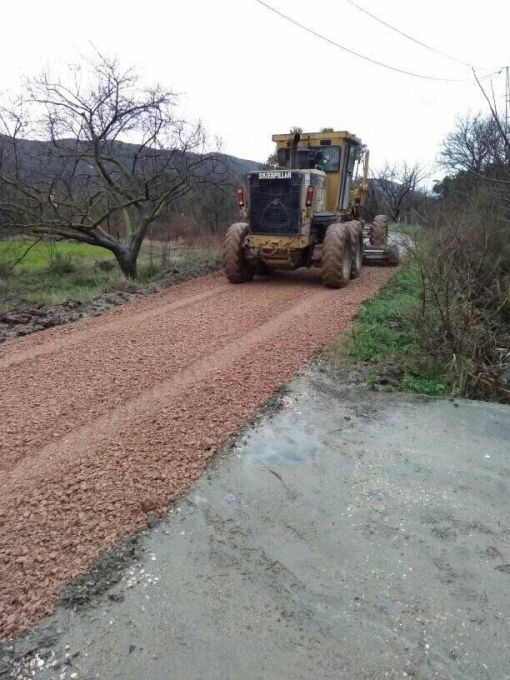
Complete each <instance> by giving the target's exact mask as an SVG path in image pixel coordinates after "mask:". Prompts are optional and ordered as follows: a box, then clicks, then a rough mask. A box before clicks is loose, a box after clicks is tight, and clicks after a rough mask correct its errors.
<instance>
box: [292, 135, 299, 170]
mask: <svg viewBox="0 0 510 680" xmlns="http://www.w3.org/2000/svg"><path fill="white" fill-rule="evenodd" d="M300 139H301V133H300V132H296V134H295V135H294V137H293V138H292V141H291V142H290V154H289V169H290V170H294V169H295V167H296V149H297V145H298V144H299V140H300Z"/></svg>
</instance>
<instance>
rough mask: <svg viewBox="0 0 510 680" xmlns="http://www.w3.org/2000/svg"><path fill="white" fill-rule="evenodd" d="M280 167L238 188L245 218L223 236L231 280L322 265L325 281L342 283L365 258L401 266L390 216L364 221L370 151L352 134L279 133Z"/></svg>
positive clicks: (336, 285) (258, 173)
mask: <svg viewBox="0 0 510 680" xmlns="http://www.w3.org/2000/svg"><path fill="white" fill-rule="evenodd" d="M273 141H274V142H276V147H277V155H278V166H277V168H275V169H270V170H263V171H262V170H261V171H253V172H250V173H248V175H247V182H246V195H245V189H244V188H240V189H238V192H237V198H238V205H239V212H240V218H241V220H242V221H240V222H237V223H236V224H233V225H231V226H230V227H229V229H228V231H227V233H226V235H225V242H224V250H223V262H224V268H225V273H226V275H227V277H228V278H229V280H230V281H231V282H232V283H242V282H243V281H249V280H250V279H251V278H253V276H254V275H255V274H257V273H259V274H265V273H269V272H270V271H272V270H277V269H297V268H298V267H320V269H321V273H322V280H323V283H324V284H325V285H326V286H328V287H329V288H341V287H342V286H345V285H346V284H347V283H348V281H349V279H350V278H356V277H357V276H359V274H360V272H361V267H362V264H363V262H367V263H370V262H373V263H377V262H378V263H382V264H395V263H396V262H397V261H398V253H397V252H396V251H395V250H394V249H393V248H391V247H389V246H388V221H387V219H386V217H385V216H384V215H378V216H377V217H376V218H375V219H374V221H373V224H371V225H367V226H366V227H365V225H364V221H363V206H364V203H365V196H366V192H367V189H368V180H367V176H368V151H365V150H364V149H363V147H362V143H361V140H360V139H359V138H358V137H356V136H355V135H353V134H351V133H349V132H312V133H296V134H292V133H291V134H281V135H273Z"/></svg>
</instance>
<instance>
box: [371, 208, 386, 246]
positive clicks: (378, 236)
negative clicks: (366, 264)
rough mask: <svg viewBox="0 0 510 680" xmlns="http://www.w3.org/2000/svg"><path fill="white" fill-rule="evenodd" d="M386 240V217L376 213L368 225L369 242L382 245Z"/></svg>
mask: <svg viewBox="0 0 510 680" xmlns="http://www.w3.org/2000/svg"><path fill="white" fill-rule="evenodd" d="M387 242H388V218H387V216H386V215H376V216H375V217H374V221H373V223H372V226H371V227H370V243H371V244H372V245H373V246H379V247H383V246H385V245H386V244H387Z"/></svg>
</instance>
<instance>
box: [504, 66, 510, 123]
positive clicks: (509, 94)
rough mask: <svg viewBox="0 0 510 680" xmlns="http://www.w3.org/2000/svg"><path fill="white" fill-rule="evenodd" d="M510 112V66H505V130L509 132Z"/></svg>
mask: <svg viewBox="0 0 510 680" xmlns="http://www.w3.org/2000/svg"><path fill="white" fill-rule="evenodd" d="M509 114H510V67H509V66H505V132H506V133H508V116H509Z"/></svg>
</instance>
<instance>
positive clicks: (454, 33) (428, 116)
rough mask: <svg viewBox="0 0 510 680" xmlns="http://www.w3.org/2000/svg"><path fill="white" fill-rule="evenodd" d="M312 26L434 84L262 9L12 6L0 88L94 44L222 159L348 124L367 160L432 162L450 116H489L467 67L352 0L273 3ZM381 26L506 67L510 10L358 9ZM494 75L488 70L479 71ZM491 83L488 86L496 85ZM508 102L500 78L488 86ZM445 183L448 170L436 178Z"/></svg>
mask: <svg viewBox="0 0 510 680" xmlns="http://www.w3.org/2000/svg"><path fill="white" fill-rule="evenodd" d="M267 2H268V3H269V4H271V5H272V6H274V7H275V8H278V9H279V10H280V11H282V12H283V13H286V14H288V15H289V16H291V17H293V18H294V19H295V20H296V21H299V22H301V23H303V24H305V25H307V26H308V27H309V28H311V29H313V30H315V31H317V32H319V33H322V34H324V35H325V36H327V37H329V38H330V39H332V40H334V41H337V42H340V43H343V44H345V45H346V46H347V47H350V48H351V49H354V50H357V51H359V52H362V53H364V54H366V55H368V56H370V57H372V58H374V59H378V60H381V61H384V62H386V63H388V64H391V65H393V66H396V67H398V68H401V69H404V70H408V71H413V72H416V73H420V74H424V75H429V76H434V77H437V78H445V79H450V80H452V81H460V82H445V81H440V80H426V79H421V78H415V77H411V76H407V75H402V74H399V73H394V72H391V71H389V70H386V69H384V68H380V67H378V66H375V65H372V64H369V63H367V62H365V61H363V60H361V59H359V58H357V57H354V56H352V55H350V54H348V53H346V52H344V51H342V50H340V49H338V48H337V47H334V46H332V45H329V44H327V43H326V42H324V41H322V40H320V39H319V38H317V37H315V36H313V35H310V34H308V33H306V32H304V31H303V30H301V29H300V28H298V27H296V26H294V25H292V24H290V23H289V22H287V21H285V20H284V19H282V18H281V17H279V16H277V15H276V14H274V13H273V12H271V11H269V10H268V9H266V8H264V7H262V6H261V5H260V4H259V3H257V2H256V1H255V0H215V1H212V0H193V1H192V0H166V1H160V0H143V2H141V1H140V0H123V1H122V2H120V1H119V2H113V1H110V2H108V0H87V2H86V3H83V2H80V3H78V2H76V0H74V1H73V0H44V1H41V0H16V2H14V1H13V0H4V2H2V39H1V41H0V64H1V69H2V79H1V82H0V88H2V91H3V92H4V93H5V92H6V91H9V92H11V93H13V92H16V91H17V90H19V87H20V83H21V82H22V78H23V76H25V75H30V74H36V73H38V72H39V71H40V70H41V68H42V67H43V66H49V67H50V68H51V69H52V71H53V72H58V71H59V70H61V69H62V65H63V64H65V62H66V61H77V60H79V59H80V56H83V55H87V54H90V51H91V44H93V45H94V46H95V47H96V48H97V49H98V50H99V51H102V52H105V53H107V54H109V55H112V56H117V57H119V59H120V60H121V62H122V63H123V64H125V65H126V66H130V65H134V66H136V67H137V69H138V70H139V72H140V74H141V75H142V77H143V79H144V80H145V81H146V82H147V83H151V82H155V81H158V82H160V83H161V84H162V85H164V86H165V87H169V88H172V89H174V90H175V91H176V92H179V93H180V104H181V106H182V108H183V110H184V112H185V113H186V115H188V116H189V117H190V118H194V119H198V118H200V119H201V120H202V121H203V122H204V124H205V125H206V127H207V128H208V130H209V132H210V133H211V134H213V135H218V136H219V137H221V138H222V140H223V143H224V148H225V151H226V152H228V153H232V154H235V155H237V156H241V157H244V158H251V159H255V160H264V159H265V158H266V157H267V155H268V154H269V153H270V152H271V151H272V143H271V134H272V133H275V132H286V131H288V129H289V128H290V127H291V126H294V125H297V126H300V127H303V128H304V129H305V130H310V131H311V130H317V129H319V128H321V127H324V126H328V127H329V126H331V127H334V128H335V129H341V130H343V129H348V130H350V131H351V132H354V133H356V134H358V135H359V136H360V137H361V138H362V139H363V141H364V142H366V143H367V144H368V145H369V147H370V149H371V154H372V164H373V165H374V166H380V165H382V164H384V162H385V161H386V160H389V161H399V160H402V159H407V160H408V161H411V162H413V161H415V160H416V161H421V162H425V163H427V164H428V165H429V166H430V167H433V164H434V161H435V159H436V157H437V152H438V147H439V144H440V142H441V139H442V138H443V137H444V135H445V134H446V133H447V132H448V131H449V130H451V129H452V127H453V126H454V124H455V118H456V116H457V115H459V114H464V113H465V112H466V111H468V110H472V111H477V110H480V109H482V108H484V102H483V99H482V96H481V93H480V91H479V90H478V88H477V87H476V85H475V86H474V85H473V78H472V74H471V72H470V69H469V68H468V67H467V66H463V65H461V64H459V63H456V62H454V61H451V60H448V59H446V58H444V57H442V56H439V55H436V54H434V53H432V52H430V51H428V50H425V49H424V48H422V47H420V46H419V45H417V44H414V43H413V42H411V41H409V40H407V39H405V38H403V37H401V36H399V35H397V34H396V33H394V32H392V31H390V30H389V29H388V28H386V27H384V26H382V25H380V24H379V23H377V22H375V21H374V20H373V19H371V18H370V17H368V16H367V15H366V14H363V13H362V12H360V11H359V10H357V9H356V8H355V7H353V6H352V5H351V4H349V2H348V1H347V0H313V1H312V0H267ZM356 2H357V4H359V5H361V6H363V7H364V8H365V9H367V10H368V11H370V12H372V13H373V14H376V15H377V16H378V17H380V18H381V19H383V20H385V21H386V22H388V23H390V24H393V25H394V26H396V27H398V28H399V29H401V30H402V31H404V32H406V33H408V34H410V35H412V36H413V37H415V38H417V39H418V40H421V41H423V42H425V43H427V44H429V45H431V46H432V47H435V48H437V49H439V50H441V51H444V52H446V53H448V54H449V55H451V56H453V57H455V58H456V59H459V60H461V61H464V62H468V63H472V64H475V65H476V66H478V67H481V69H480V73H481V74H482V75H483V74H486V73H489V72H491V71H495V70H496V69H498V68H500V67H502V66H504V65H506V64H509V63H510V42H509V39H508V27H509V26H510V2H508V0H486V2H485V3H479V2H476V3H475V2H466V1H465V0H428V1H427V2H423V1H421V2H413V1H412V0H378V1H377V0H356ZM483 69H486V70H483ZM489 82H490V80H489V79H487V80H486V81H485V83H487V84H488V83H489ZM494 87H495V90H496V95H497V98H498V102H499V103H500V104H501V106H502V107H503V106H504V97H503V95H504V81H503V75H501V76H498V77H495V78H494ZM433 175H435V176H440V175H441V171H440V170H438V169H434V170H433Z"/></svg>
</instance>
